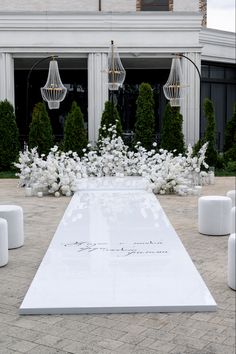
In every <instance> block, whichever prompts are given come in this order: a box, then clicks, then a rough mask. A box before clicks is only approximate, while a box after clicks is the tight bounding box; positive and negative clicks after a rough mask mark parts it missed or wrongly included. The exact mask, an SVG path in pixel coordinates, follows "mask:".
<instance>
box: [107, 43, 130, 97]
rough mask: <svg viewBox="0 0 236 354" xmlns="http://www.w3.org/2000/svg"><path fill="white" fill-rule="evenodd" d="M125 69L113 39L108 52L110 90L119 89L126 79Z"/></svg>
mask: <svg viewBox="0 0 236 354" xmlns="http://www.w3.org/2000/svg"><path fill="white" fill-rule="evenodd" d="M125 75H126V72H125V69H124V67H123V65H122V63H121V60H120V56H119V53H118V51H117V49H116V47H115V46H114V42H113V41H111V46H110V50H109V53H108V89H109V90H110V91H116V90H118V89H119V88H120V87H121V86H122V85H123V82H124V81H125Z"/></svg>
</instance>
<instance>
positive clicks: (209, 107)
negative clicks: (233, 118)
mask: <svg viewBox="0 0 236 354" xmlns="http://www.w3.org/2000/svg"><path fill="white" fill-rule="evenodd" d="M204 115H205V118H206V120H207V125H206V130H205V134H204V142H208V147H207V152H206V163H207V164H208V165H209V166H216V163H217V152H216V149H215V146H216V134H215V131H216V123H215V113H214V107H213V102H212V101H211V100H210V99H209V98H206V99H205V101H204Z"/></svg>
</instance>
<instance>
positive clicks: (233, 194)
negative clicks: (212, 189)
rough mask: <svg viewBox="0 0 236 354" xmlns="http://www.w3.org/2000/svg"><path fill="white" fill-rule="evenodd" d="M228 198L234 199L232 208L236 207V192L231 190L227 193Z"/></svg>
mask: <svg viewBox="0 0 236 354" xmlns="http://www.w3.org/2000/svg"><path fill="white" fill-rule="evenodd" d="M226 196H227V197H229V198H231V199H232V207H235V206H236V204H235V199H236V190H234V189H233V190H231V191H228V192H227V193H226Z"/></svg>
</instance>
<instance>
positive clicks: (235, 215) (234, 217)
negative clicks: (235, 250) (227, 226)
mask: <svg viewBox="0 0 236 354" xmlns="http://www.w3.org/2000/svg"><path fill="white" fill-rule="evenodd" d="M230 233H231V234H235V233H236V207H233V208H232V209H231V230H230Z"/></svg>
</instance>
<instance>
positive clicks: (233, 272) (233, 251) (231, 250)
mask: <svg viewBox="0 0 236 354" xmlns="http://www.w3.org/2000/svg"><path fill="white" fill-rule="evenodd" d="M235 257H236V235H235V234H231V235H230V237H229V240H228V285H229V287H230V288H232V289H234V290H236V269H235V266H236V264H235Z"/></svg>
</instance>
